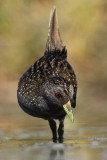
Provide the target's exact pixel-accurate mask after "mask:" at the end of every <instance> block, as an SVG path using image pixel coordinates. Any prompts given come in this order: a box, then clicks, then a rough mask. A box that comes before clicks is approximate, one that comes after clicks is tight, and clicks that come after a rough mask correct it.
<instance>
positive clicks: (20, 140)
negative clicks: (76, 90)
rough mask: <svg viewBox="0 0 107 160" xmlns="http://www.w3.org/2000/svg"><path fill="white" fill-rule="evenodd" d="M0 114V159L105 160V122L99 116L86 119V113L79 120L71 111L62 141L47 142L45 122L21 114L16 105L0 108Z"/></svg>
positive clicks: (106, 140)
mask: <svg viewBox="0 0 107 160" xmlns="http://www.w3.org/2000/svg"><path fill="white" fill-rule="evenodd" d="M81 114H82V113H81ZM81 114H80V115H81ZM101 116H102V117H103V115H101ZM0 117H1V122H0V160H30V159H32V160H37V159H38V160H96V159H97V160H106V159H107V127H106V124H107V123H106V121H105V120H103V121H101V119H103V118H102V117H99V121H98V120H96V118H95V119H93V121H90V119H89V117H90V116H87V117H88V119H81V118H80V119H79V117H78V114H76V113H75V116H74V118H75V119H74V123H72V122H71V121H70V120H69V119H68V118H66V120H65V129H64V130H65V134H64V137H65V141H64V143H63V144H54V143H53V142H52V141H51V138H52V137H51V131H50V128H49V126H48V122H47V121H44V120H42V119H38V118H34V117H31V116H29V115H27V114H25V113H24V112H23V111H22V110H21V109H20V108H19V106H18V105H17V106H16V107H11V109H10V107H9V108H8V107H7V106H6V107H4V108H1V109H0ZM77 119H78V120H77ZM86 120H87V121H86ZM78 121H80V122H78ZM57 125H58V122H57Z"/></svg>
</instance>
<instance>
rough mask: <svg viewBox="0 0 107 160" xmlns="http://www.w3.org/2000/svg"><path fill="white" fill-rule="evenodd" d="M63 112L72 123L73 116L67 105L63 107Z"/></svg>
mask: <svg viewBox="0 0 107 160" xmlns="http://www.w3.org/2000/svg"><path fill="white" fill-rule="evenodd" d="M63 108H64V111H65V112H66V113H67V115H68V117H69V119H70V120H71V121H72V122H73V121H74V116H73V113H72V110H71V109H69V106H68V105H67V104H65V105H63Z"/></svg>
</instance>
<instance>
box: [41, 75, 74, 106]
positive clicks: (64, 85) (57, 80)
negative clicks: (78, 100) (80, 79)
mask: <svg viewBox="0 0 107 160" xmlns="http://www.w3.org/2000/svg"><path fill="white" fill-rule="evenodd" d="M73 93H74V89H73V86H72V85H70V84H69V83H68V81H67V80H66V79H65V78H62V77H54V78H50V79H48V80H47V81H46V82H44V84H43V87H42V96H43V97H44V99H45V101H46V102H47V103H48V105H49V106H50V107H51V106H58V107H63V105H65V104H66V103H67V102H68V101H70V100H71V99H72V97H73Z"/></svg>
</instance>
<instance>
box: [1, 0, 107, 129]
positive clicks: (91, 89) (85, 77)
mask: <svg viewBox="0 0 107 160" xmlns="http://www.w3.org/2000/svg"><path fill="white" fill-rule="evenodd" d="M53 5H55V6H56V7H57V13H58V19H59V28H60V33H61V37H62V40H63V44H64V45H66V47H67V50H68V61H69V62H70V64H71V65H72V66H73V68H74V70H75V72H76V75H77V80H78V95H77V108H76V109H75V110H74V114H75V115H74V116H75V121H76V122H81V123H82V122H83V123H84V122H87V123H97V124H99V123H102V122H103V123H105V122H107V71H106V70H107V1H106V0H94V1H93V0H81V1H80V0H75V1H74V0H67V1H66V0H63V1H62V0H3V1H0V116H1V124H0V126H1V127H5V125H6V126H9V127H10V126H16V124H14V121H15V120H16V119H18V121H19V120H21V117H23V118H24V119H25V120H26V119H27V118H28V115H26V114H25V113H24V112H23V111H22V110H21V109H20V108H19V106H18V104H17V84H18V81H19V78H20V77H21V75H22V74H23V73H24V72H25V71H26V70H27V69H28V68H29V67H30V66H31V65H32V64H33V63H34V62H35V61H36V60H37V59H38V58H40V57H41V56H43V54H44V50H45V46H46V41H47V35H48V23H49V17H50V11H51V9H52V7H53ZM19 115H20V116H19ZM29 119H30V121H31V122H32V121H35V119H34V118H31V117H30V116H29ZM8 120H10V122H11V123H10V122H9V121H8ZM13 120H14V121H13ZM8 122H9V124H8ZM29 123H30V122H29ZM7 124H8V125H7Z"/></svg>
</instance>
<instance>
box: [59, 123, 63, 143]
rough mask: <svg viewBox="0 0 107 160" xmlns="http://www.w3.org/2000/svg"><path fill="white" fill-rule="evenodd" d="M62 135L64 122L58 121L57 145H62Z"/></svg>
mask: <svg viewBox="0 0 107 160" xmlns="http://www.w3.org/2000/svg"><path fill="white" fill-rule="evenodd" d="M63 134H64V120H60V124H59V128H58V135H59V143H63Z"/></svg>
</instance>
